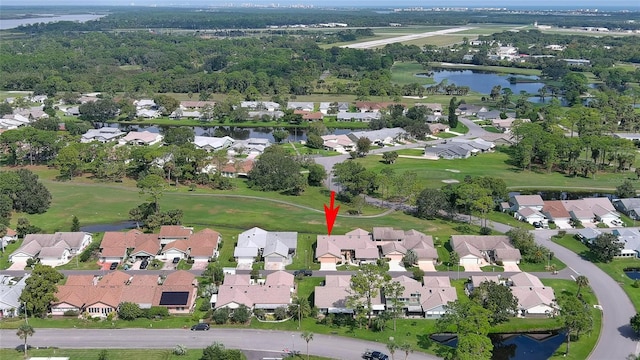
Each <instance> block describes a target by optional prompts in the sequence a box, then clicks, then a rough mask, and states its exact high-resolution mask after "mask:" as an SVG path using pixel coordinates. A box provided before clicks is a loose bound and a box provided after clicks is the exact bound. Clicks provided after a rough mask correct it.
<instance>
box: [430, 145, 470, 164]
mask: <svg viewBox="0 0 640 360" xmlns="http://www.w3.org/2000/svg"><path fill="white" fill-rule="evenodd" d="M473 150H474V149H473V148H472V147H471V146H468V145H464V144H453V143H443V144H438V145H434V146H426V147H425V148H424V157H426V158H428V159H431V160H438V159H446V160H452V159H466V158H468V157H470V156H471V154H472V151H473Z"/></svg>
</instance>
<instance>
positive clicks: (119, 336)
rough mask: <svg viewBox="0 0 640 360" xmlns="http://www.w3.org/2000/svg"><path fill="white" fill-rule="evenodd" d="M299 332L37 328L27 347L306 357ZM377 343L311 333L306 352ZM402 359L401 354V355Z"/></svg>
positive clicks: (348, 355) (339, 355)
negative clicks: (213, 349) (220, 349)
mask: <svg viewBox="0 0 640 360" xmlns="http://www.w3.org/2000/svg"><path fill="white" fill-rule="evenodd" d="M301 332H302V331H300V332H289V331H275V330H250V329H229V328H227V329H213V328H212V329H211V330H209V331H189V330H182V329H151V330H145V331H140V329H117V330H97V329H36V333H35V334H34V336H33V337H31V338H29V344H30V345H33V346H57V347H60V348H91V349H108V348H111V349H132V348H144V349H167V348H173V347H174V346H175V345H177V344H182V345H185V346H186V347H187V350H191V351H196V350H193V349H202V348H205V347H207V346H209V345H211V344H212V343H213V342H214V341H217V342H221V343H223V344H224V345H225V347H227V348H233V349H242V350H257V351H264V352H269V353H272V354H273V356H274V357H281V355H282V354H283V350H284V349H289V350H295V351H300V353H301V354H306V346H307V345H306V343H305V341H304V340H303V339H302V338H301V337H300V334H301ZM386 340H387V339H380V343H376V342H371V341H363V340H358V339H351V338H348V337H342V336H331V335H322V334H314V335H313V340H312V341H310V342H309V353H310V354H314V355H319V356H324V357H329V358H332V359H360V357H361V355H362V353H363V352H364V351H365V350H366V349H367V348H372V349H378V350H381V351H384V352H387V351H386V347H385V345H383V341H386ZM20 343H21V340H20V339H18V337H17V336H16V333H15V330H0V347H2V348H13V347H16V346H17V345H19V344H20ZM403 357H404V354H403ZM410 359H412V360H435V359H438V357H436V356H433V355H429V354H425V353H420V352H414V353H412V354H411V355H410Z"/></svg>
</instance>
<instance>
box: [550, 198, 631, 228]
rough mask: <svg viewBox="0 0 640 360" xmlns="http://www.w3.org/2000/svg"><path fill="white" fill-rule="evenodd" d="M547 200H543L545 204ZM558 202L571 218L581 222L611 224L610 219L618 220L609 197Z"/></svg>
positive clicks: (618, 215) (618, 217)
mask: <svg viewBox="0 0 640 360" xmlns="http://www.w3.org/2000/svg"><path fill="white" fill-rule="evenodd" d="M546 203H547V202H545V204H546ZM560 204H561V205H562V206H563V207H564V209H565V210H566V211H567V212H568V213H569V216H570V217H571V218H572V219H575V220H579V221H581V222H582V223H595V222H598V221H600V222H604V223H606V224H611V222H612V221H619V220H620V214H618V213H617V212H616V209H615V208H614V207H613V204H611V201H610V200H609V198H606V197H592V198H584V199H578V200H560Z"/></svg>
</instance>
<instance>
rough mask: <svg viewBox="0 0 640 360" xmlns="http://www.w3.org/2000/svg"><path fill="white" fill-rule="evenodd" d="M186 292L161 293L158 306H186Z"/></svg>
mask: <svg viewBox="0 0 640 360" xmlns="http://www.w3.org/2000/svg"><path fill="white" fill-rule="evenodd" d="M188 299H189V292H188V291H163V292H162V296H160V305H187V300H188Z"/></svg>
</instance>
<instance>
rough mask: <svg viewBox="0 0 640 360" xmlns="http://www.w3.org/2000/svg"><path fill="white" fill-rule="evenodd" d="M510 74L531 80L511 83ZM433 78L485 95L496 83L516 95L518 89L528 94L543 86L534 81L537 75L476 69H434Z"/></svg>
mask: <svg viewBox="0 0 640 360" xmlns="http://www.w3.org/2000/svg"><path fill="white" fill-rule="evenodd" d="M423 76H426V75H423ZM512 76H516V77H517V78H520V79H527V81H532V82H518V83H511V82H509V77H512ZM433 80H435V82H436V83H440V82H441V81H442V80H447V83H448V84H455V85H457V86H468V87H469V88H470V89H471V90H472V91H476V92H479V93H481V94H487V95H489V94H490V93H491V88H493V87H494V86H496V85H500V86H501V87H502V88H503V89H504V88H510V89H511V91H513V93H514V94H515V95H518V94H519V93H520V91H526V92H527V93H529V94H537V93H538V89H540V88H541V87H543V86H544V83H542V82H538V81H536V80H540V78H539V77H537V76H531V75H516V74H497V73H493V72H487V71H476V70H436V71H434V72H433ZM427 86H428V85H427Z"/></svg>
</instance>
